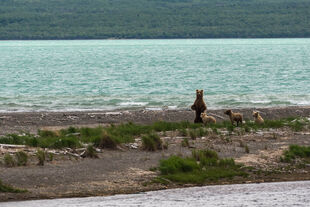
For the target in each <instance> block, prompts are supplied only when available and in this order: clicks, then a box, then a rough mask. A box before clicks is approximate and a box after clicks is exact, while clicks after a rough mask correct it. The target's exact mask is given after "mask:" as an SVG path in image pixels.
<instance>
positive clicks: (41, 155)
mask: <svg viewBox="0 0 310 207" xmlns="http://www.w3.org/2000/svg"><path fill="white" fill-rule="evenodd" d="M36 156H37V158H38V161H39V162H38V165H40V166H43V165H44V162H45V152H44V151H42V150H38V151H37V153H36Z"/></svg>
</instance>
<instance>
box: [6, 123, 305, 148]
mask: <svg viewBox="0 0 310 207" xmlns="http://www.w3.org/2000/svg"><path fill="white" fill-rule="evenodd" d="M309 124H310V123H309V120H307V119H302V118H286V119H281V120H266V121H265V123H264V124H255V123H254V122H251V121H246V122H245V123H244V124H243V125H242V126H241V129H242V131H243V132H244V133H245V132H250V131H257V130H259V129H267V128H282V127H289V128H291V129H292V130H294V131H301V130H302V129H303V127H304V126H306V125H309ZM223 128H224V129H227V130H228V132H229V133H232V132H233V131H234V129H235V128H236V127H235V126H233V125H231V123H230V122H228V121H224V122H221V123H217V124H211V125H208V126H204V125H202V124H193V123H190V122H155V123H153V124H151V125H139V124H134V123H126V124H120V125H111V126H109V127H96V128H86V127H82V128H74V127H69V128H67V129H62V130H60V131H56V132H54V131H47V130H39V131H38V134H37V135H33V134H29V133H23V134H21V135H17V134H9V135H6V136H3V137H0V144H15V145H27V146H31V147H41V148H54V149H61V148H65V147H69V148H78V147H81V145H82V143H89V144H93V145H94V146H95V147H99V148H111V149H115V148H116V146H117V145H118V144H120V143H130V142H133V141H134V138H135V137H138V136H141V135H143V137H142V139H143V142H144V143H146V142H148V144H147V145H144V148H145V149H147V150H156V149H159V148H162V147H163V146H162V145H161V144H162V143H158V142H159V141H158V139H157V138H156V137H157V135H156V133H158V132H164V133H165V132H166V131H176V130H178V131H179V132H180V134H181V135H182V136H187V135H189V136H190V137H191V139H196V137H199V136H204V135H207V134H208V133H210V130H209V129H211V131H212V132H213V133H219V132H218V129H223ZM154 140H157V141H154ZM154 143H157V146H155V145H156V144H154ZM185 144H186V143H185ZM149 145H153V146H149Z"/></svg>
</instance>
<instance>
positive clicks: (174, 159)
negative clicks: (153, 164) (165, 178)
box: [159, 156, 199, 175]
mask: <svg viewBox="0 0 310 207" xmlns="http://www.w3.org/2000/svg"><path fill="white" fill-rule="evenodd" d="M197 169H199V165H198V164H197V162H196V161H195V160H194V159H192V158H181V157H178V156H171V157H170V158H168V159H166V160H161V161H160V165H159V171H160V172H161V174H162V175H168V174H174V173H177V172H192V171H194V170H197Z"/></svg>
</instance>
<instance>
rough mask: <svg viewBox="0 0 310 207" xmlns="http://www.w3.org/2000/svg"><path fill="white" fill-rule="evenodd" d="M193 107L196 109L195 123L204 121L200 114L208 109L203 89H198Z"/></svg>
mask: <svg viewBox="0 0 310 207" xmlns="http://www.w3.org/2000/svg"><path fill="white" fill-rule="evenodd" d="M191 109H192V110H195V111H196V117H195V120H194V123H203V121H202V119H201V117H200V114H201V113H203V112H205V111H206V110H207V106H206V104H205V102H204V101H203V90H198V89H197V90H196V100H195V102H194V104H193V105H192V107H191Z"/></svg>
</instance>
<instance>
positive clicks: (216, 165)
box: [158, 150, 247, 184]
mask: <svg viewBox="0 0 310 207" xmlns="http://www.w3.org/2000/svg"><path fill="white" fill-rule="evenodd" d="M158 169H159V171H160V173H161V175H160V176H159V177H158V179H159V181H160V180H164V181H165V180H169V181H172V182H176V183H182V184H185V183H194V184H203V183H205V182H206V181H217V180H219V179H222V178H227V179H231V178H233V177H234V176H246V175H247V173H246V172H245V171H243V170H242V169H241V165H237V164H235V161H234V160H233V159H219V158H218V155H217V153H216V152H214V151H212V150H197V151H193V153H192V156H191V157H187V158H182V157H179V156H171V157H169V158H168V159H165V160H161V161H160V163H159V167H158Z"/></svg>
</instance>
